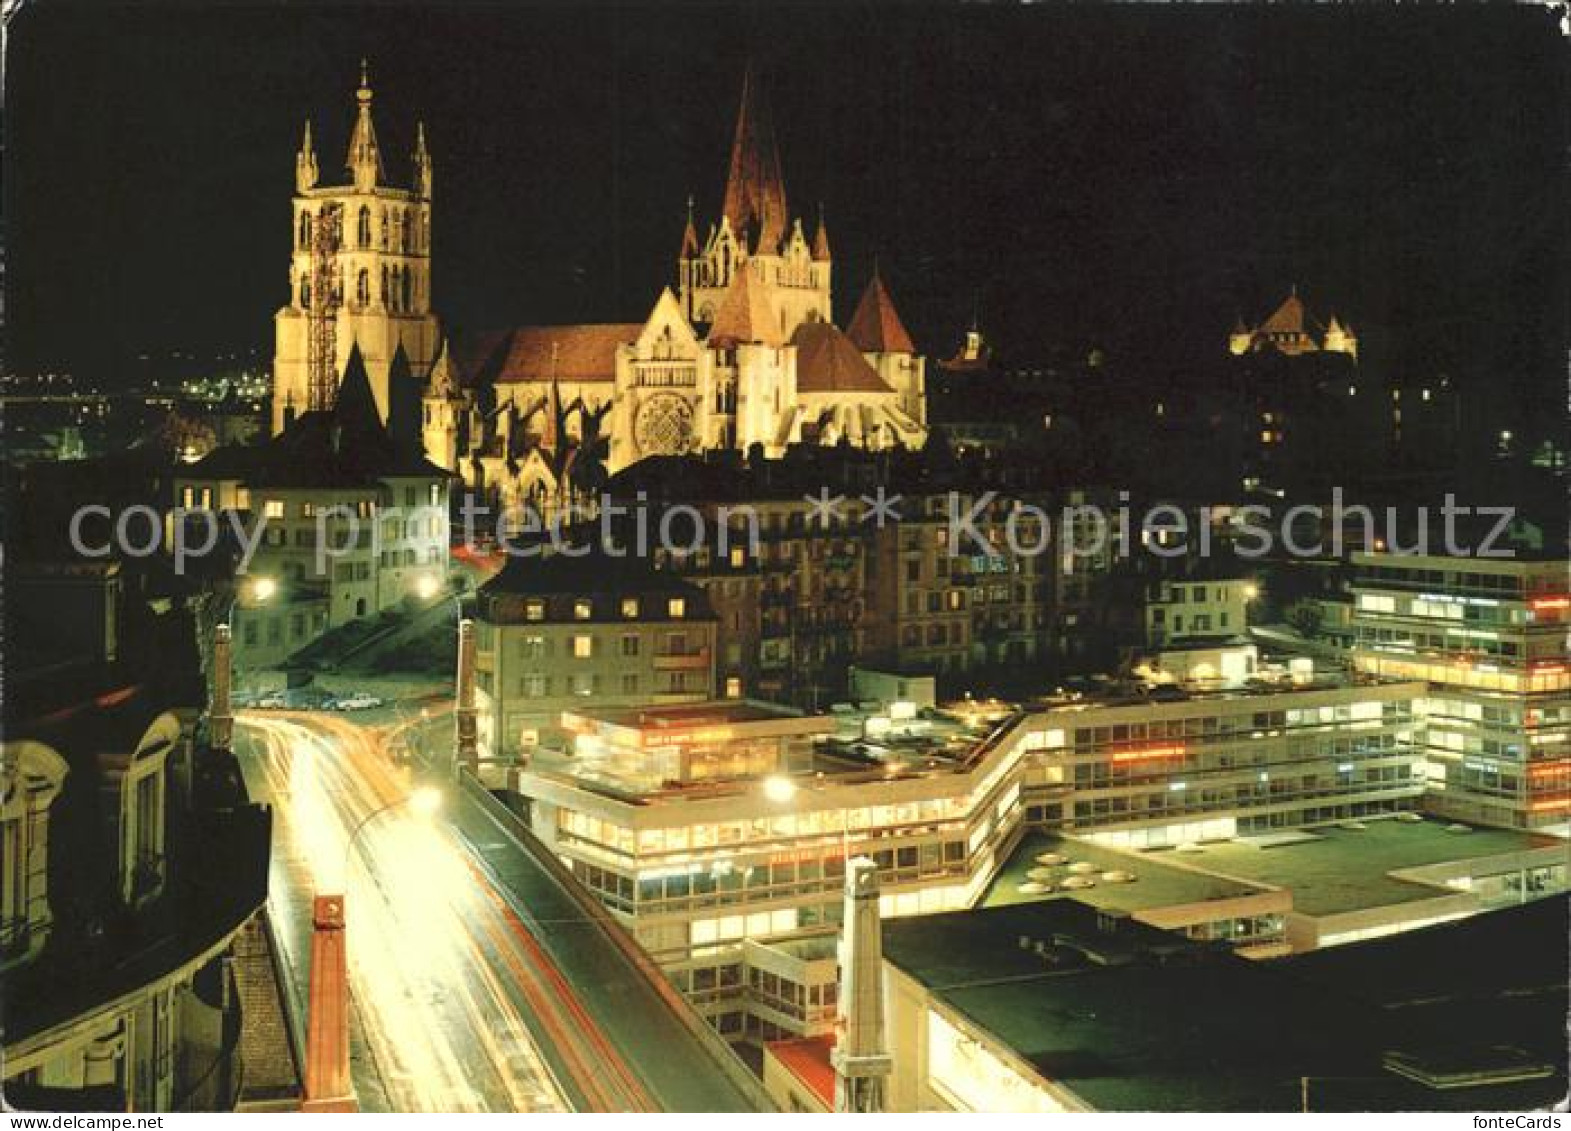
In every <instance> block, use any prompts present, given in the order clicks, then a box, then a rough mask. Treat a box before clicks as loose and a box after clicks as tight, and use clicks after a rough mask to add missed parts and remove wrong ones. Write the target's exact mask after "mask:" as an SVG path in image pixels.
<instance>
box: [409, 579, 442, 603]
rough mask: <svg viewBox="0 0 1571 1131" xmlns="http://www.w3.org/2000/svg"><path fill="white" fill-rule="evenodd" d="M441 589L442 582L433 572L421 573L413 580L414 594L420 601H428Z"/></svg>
mask: <svg viewBox="0 0 1571 1131" xmlns="http://www.w3.org/2000/svg"><path fill="white" fill-rule="evenodd" d="M441 591H442V583H441V582H440V581H438V580H437V578H436V575H435V574H431V573H422V574H421V575H420V577H419V579H418V580H417V581H416V582H415V596H417V597H419V598H420V599H421V600H422V601H429V600H431V599H432V598H434V597H435V596H436V595H437V594H438V593H440V592H441Z"/></svg>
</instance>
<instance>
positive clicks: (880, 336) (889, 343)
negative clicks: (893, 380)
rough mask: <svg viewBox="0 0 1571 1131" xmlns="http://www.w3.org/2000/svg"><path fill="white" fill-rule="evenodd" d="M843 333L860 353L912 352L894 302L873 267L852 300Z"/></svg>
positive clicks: (882, 279) (880, 276)
mask: <svg viewBox="0 0 1571 1131" xmlns="http://www.w3.org/2000/svg"><path fill="white" fill-rule="evenodd" d="M846 337H848V338H850V339H851V340H852V341H853V342H855V343H856V348H857V349H859V350H861V351H862V352H863V353H915V352H916V346H915V345H914V344H913V343H912V341H911V335H910V334H908V333H906V328H905V323H903V322H901V321H900V315H899V313H898V312H897V311H896V310H895V303H894V300H893V299H892V298H890V297H889V291H888V289H887V288H886V287H885V286H884V277H883V275H882V274H881V273H880V272H879V270H878V268H877V267H874V268H873V278H872V281H871V282H869V283H868V284H867V290H865V291H863V292H862V299H861V301H860V302H858V303H857V304H856V313H855V314H853V315H852V316H851V324H850V325H849V326H847V327H846Z"/></svg>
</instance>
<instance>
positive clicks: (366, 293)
mask: <svg viewBox="0 0 1571 1131" xmlns="http://www.w3.org/2000/svg"><path fill="white" fill-rule="evenodd" d="M355 300H356V301H357V302H358V303H359V304H360V305H361V306H366V305H367V304H369V303H370V301H371V272H369V271H367V270H366V269H365V268H364V267H362V268H360V278H359V279H358V280H357V281H356V283H355Z"/></svg>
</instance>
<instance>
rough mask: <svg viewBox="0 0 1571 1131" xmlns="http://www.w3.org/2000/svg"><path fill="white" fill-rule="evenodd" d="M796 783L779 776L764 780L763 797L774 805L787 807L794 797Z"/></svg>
mask: <svg viewBox="0 0 1571 1131" xmlns="http://www.w3.org/2000/svg"><path fill="white" fill-rule="evenodd" d="M796 792H797V790H796V782H794V781H792V780H791V779H790V778H788V777H782V776H781V775H779V774H776V775H773V776H771V777H767V778H765V779H764V797H765V798H767V799H768V800H769V801H771V802H773V803H774V804H776V805H788V804H790V803H791V801H792V800H794V799H795V797H796Z"/></svg>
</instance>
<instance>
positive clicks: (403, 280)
mask: <svg viewBox="0 0 1571 1131" xmlns="http://www.w3.org/2000/svg"><path fill="white" fill-rule="evenodd" d="M398 277H399V282H400V284H401V285H400V287H399V298H398V308H399V309H400V310H412V309H413V307H412V306H411V305H410V302H409V268H407V267H405V268H402V269H400V270H399V272H398Z"/></svg>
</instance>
